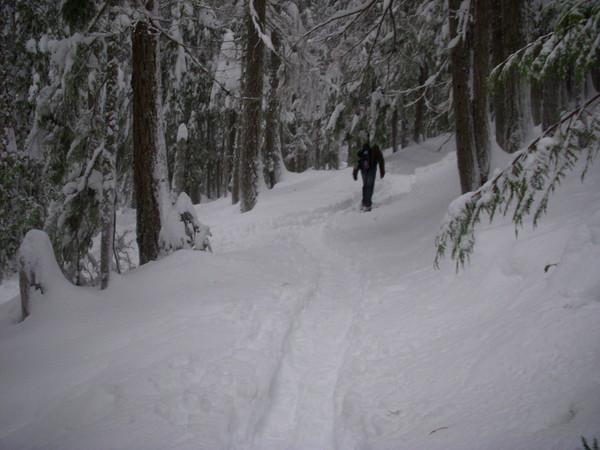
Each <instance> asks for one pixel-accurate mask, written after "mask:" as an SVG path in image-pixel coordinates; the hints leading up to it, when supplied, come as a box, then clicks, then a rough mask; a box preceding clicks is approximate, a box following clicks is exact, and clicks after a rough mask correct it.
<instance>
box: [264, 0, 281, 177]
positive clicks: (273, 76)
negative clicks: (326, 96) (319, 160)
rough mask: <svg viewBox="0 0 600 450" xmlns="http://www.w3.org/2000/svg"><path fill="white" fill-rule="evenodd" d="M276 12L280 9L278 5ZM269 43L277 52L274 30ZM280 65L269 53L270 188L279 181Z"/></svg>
mask: <svg viewBox="0 0 600 450" xmlns="http://www.w3.org/2000/svg"><path fill="white" fill-rule="evenodd" d="M275 8H276V9H277V10H279V9H281V8H280V7H279V6H278V5H276V6H275ZM271 42H272V43H273V47H274V49H275V50H276V51H279V48H280V40H279V32H278V31H277V29H276V28H274V29H273V31H272V32H271ZM280 65H281V58H280V57H279V55H278V54H277V53H276V52H274V51H271V63H270V66H269V97H268V100H267V111H266V117H265V146H264V149H265V157H264V165H265V170H264V172H265V181H266V182H267V186H268V187H269V188H272V187H273V186H275V184H276V183H277V182H278V181H279V172H280V167H279V165H280V164H281V143H280V141H281V139H280V136H279V120H278V116H279V97H278V93H277V89H278V88H279V78H278V71H279V66H280Z"/></svg>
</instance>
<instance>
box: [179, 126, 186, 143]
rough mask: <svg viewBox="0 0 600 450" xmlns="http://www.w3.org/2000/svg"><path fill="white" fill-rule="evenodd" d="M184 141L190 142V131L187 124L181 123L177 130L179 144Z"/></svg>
mask: <svg viewBox="0 0 600 450" xmlns="http://www.w3.org/2000/svg"><path fill="white" fill-rule="evenodd" d="M182 139H183V140H184V141H187V140H188V129H187V126H186V124H185V123H180V124H179V128H177V142H179V141H180V140H182Z"/></svg>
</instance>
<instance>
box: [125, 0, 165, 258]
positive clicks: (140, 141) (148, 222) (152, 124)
mask: <svg viewBox="0 0 600 450" xmlns="http://www.w3.org/2000/svg"><path fill="white" fill-rule="evenodd" d="M153 6H154V5H153V0H148V1H147V2H146V9H147V10H148V11H152V10H153ZM131 41H132V65H133V71H132V76H131V86H132V89H133V178H134V183H135V199H136V219H137V243H138V247H139V254H140V264H145V263H147V262H148V261H151V260H155V259H157V258H158V255H159V252H160V247H159V237H160V228H161V218H160V206H159V202H158V198H157V192H158V186H157V185H156V183H155V173H154V171H155V166H156V163H157V157H158V150H159V148H158V146H159V141H158V130H159V125H158V120H159V118H158V111H157V105H158V98H157V96H158V92H159V84H158V79H157V64H158V61H157V50H158V49H157V46H158V32H157V30H156V29H155V28H154V27H152V26H151V25H150V24H149V23H148V22H147V21H146V20H145V19H141V20H139V21H138V22H137V23H136V24H135V27H134V29H133V34H132V38H131Z"/></svg>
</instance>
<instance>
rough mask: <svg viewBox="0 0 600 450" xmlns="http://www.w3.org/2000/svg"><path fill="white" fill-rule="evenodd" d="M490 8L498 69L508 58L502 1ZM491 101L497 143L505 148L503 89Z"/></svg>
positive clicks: (492, 1) (493, 2)
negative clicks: (505, 45)
mask: <svg viewBox="0 0 600 450" xmlns="http://www.w3.org/2000/svg"><path fill="white" fill-rule="evenodd" d="M490 8H491V10H490V17H491V18H492V23H491V26H492V41H491V55H492V67H497V66H498V64H501V63H502V62H503V61H504V59H505V58H506V56H505V53H506V52H505V51H504V32H503V30H502V0H490ZM490 99H491V104H492V105H491V106H492V110H493V116H494V123H495V128H496V142H497V143H498V145H499V146H500V148H504V147H505V146H506V144H505V142H504V136H505V135H506V133H505V129H506V112H505V106H504V93H503V92H502V89H494V91H493V92H492V94H491V96H490Z"/></svg>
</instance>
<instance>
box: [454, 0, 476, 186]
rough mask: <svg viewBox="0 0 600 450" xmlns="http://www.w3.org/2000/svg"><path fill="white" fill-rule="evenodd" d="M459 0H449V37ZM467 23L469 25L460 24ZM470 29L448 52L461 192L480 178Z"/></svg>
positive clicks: (457, 22)
mask: <svg viewBox="0 0 600 450" xmlns="http://www.w3.org/2000/svg"><path fill="white" fill-rule="evenodd" d="M461 3H462V0H449V14H450V17H449V25H450V38H451V39H454V38H455V37H456V36H457V35H458V33H459V29H458V25H459V18H458V17H457V12H458V10H459V8H460V5H461ZM463 26H469V25H466V24H465V25H463ZM470 34H471V33H470V32H467V33H465V36H464V39H463V38H461V39H458V40H457V42H455V44H454V46H453V47H452V49H451V52H450V59H451V72H452V97H453V108H454V121H455V127H456V158H457V162H458V172H459V176H460V185H461V189H462V192H463V193H466V192H469V191H472V190H473V189H475V188H477V187H478V186H479V184H480V177H479V174H478V170H477V163H476V160H475V141H474V138H473V118H472V113H471V96H470V85H471V79H472V78H471V70H472V61H471V45H470V40H471V37H470Z"/></svg>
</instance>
